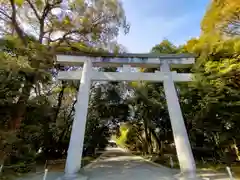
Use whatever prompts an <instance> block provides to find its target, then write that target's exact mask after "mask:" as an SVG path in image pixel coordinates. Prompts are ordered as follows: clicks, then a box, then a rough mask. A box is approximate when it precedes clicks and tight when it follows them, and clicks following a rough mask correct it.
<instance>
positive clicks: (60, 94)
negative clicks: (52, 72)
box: [53, 81, 66, 121]
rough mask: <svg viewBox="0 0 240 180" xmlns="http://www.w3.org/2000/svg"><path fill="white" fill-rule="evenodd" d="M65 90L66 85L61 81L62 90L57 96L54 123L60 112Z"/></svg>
mask: <svg viewBox="0 0 240 180" xmlns="http://www.w3.org/2000/svg"><path fill="white" fill-rule="evenodd" d="M65 88H66V83H65V82H64V81H62V89H61V91H60V92H59V95H58V104H57V109H56V112H55V116H54V119H53V120H54V121H56V120H57V117H58V114H59V112H60V108H61V106H62V100H63V95H64V90H65Z"/></svg>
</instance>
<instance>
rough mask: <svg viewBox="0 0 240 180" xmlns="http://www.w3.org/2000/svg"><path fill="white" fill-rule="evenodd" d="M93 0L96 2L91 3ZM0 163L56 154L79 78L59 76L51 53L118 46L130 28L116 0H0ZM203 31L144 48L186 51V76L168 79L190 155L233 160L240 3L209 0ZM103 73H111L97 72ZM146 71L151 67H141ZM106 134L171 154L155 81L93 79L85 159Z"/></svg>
mask: <svg viewBox="0 0 240 180" xmlns="http://www.w3.org/2000/svg"><path fill="white" fill-rule="evenodd" d="M94 2H95V1H94ZM0 28H1V29H0V33H1V40H0V48H1V52H0V166H1V165H4V166H9V165H18V164H21V165H22V166H27V164H31V163H36V162H37V163H39V162H41V161H42V162H45V161H46V160H50V159H64V158H65V157H66V152H67V148H68V144H69V138H70V133H71V125H72V121H73V117H74V113H75V109H74V105H75V104H76V94H77V93H76V92H77V90H78V87H79V82H78V81H57V80H56V77H57V72H58V70H63V69H65V70H67V69H69V68H74V67H60V66H58V65H57V64H56V57H55V54H56V52H57V51H59V50H61V51H81V52H88V53H95V52H99V51H100V52H116V53H119V52H126V51H127V50H126V49H125V48H124V47H123V46H122V45H120V44H118V43H117V42H116V37H117V36H118V34H119V31H123V32H124V33H126V34H127V33H128V31H129V28H130V27H129V24H128V21H127V17H126V16H125V14H124V9H123V8H122V4H121V2H120V1H118V0H113V1H108V0H99V1H97V2H95V4H94V3H90V1H89V2H88V3H86V2H84V1H81V0H73V1H71V2H67V1H62V0H44V1H43V0H0ZM201 29H202V31H201V35H200V36H199V37H197V38H193V39H190V40H189V41H187V42H186V43H185V44H183V45H181V46H175V45H174V44H172V43H171V42H169V41H168V40H167V39H166V40H163V41H162V42H161V43H159V44H157V45H156V46H154V47H153V48H152V49H151V50H150V51H149V52H152V53H194V54H195V55H196V57H197V58H196V64H195V65H194V67H193V68H192V69H188V70H187V71H188V72H192V73H194V77H193V78H194V81H193V82H191V83H186V84H176V88H177V90H178V93H179V99H180V104H181V108H182V111H183V116H184V119H185V124H186V127H187V131H188V134H189V138H190V142H191V146H192V148H193V152H194V156H195V158H196V160H199V161H200V160H204V161H208V160H210V161H214V162H216V163H230V164H231V163H233V162H236V161H239V160H240V153H239V148H240V147H239V146H240V121H239V119H240V91H239V89H240V37H239V35H240V1H236V0H220V1H219V0H213V1H211V3H210V4H209V7H208V9H207V10H206V14H205V16H204V17H203V19H202V23H201ZM102 71H116V69H113V68H105V69H102ZM141 71H144V72H149V71H154V70H153V69H141ZM112 136H115V137H116V138H117V141H118V142H119V143H120V144H121V145H124V146H126V147H128V148H129V149H131V150H132V151H141V152H144V153H146V154H158V155H164V154H175V153H176V152H175V148H174V141H173V135H172V129H171V124H170V120H169V116H168V111H167V107H166V101H165V95H164V91H163V86H162V84H161V83H149V82H131V83H123V82H112V83H98V82H93V84H92V87H91V95H90V102H89V110H88V120H87V126H86V132H85V141H84V152H83V154H84V156H86V155H92V154H94V153H95V150H96V149H102V148H104V147H105V146H106V144H107V143H108V139H109V138H111V137H112Z"/></svg>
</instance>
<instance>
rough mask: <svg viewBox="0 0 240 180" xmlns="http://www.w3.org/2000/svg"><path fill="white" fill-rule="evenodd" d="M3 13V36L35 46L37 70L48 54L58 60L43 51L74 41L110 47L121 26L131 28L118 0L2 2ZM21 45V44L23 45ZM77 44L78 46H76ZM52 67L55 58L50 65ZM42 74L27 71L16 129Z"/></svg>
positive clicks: (33, 60)
mask: <svg viewBox="0 0 240 180" xmlns="http://www.w3.org/2000/svg"><path fill="white" fill-rule="evenodd" d="M0 16H1V18H0V19H1V21H2V23H1V25H2V34H3V35H5V36H6V35H16V36H17V37H19V39H20V40H21V43H23V44H24V46H23V48H22V49H23V51H27V50H29V49H31V50H32V49H33V48H34V50H35V51H36V53H37V54H34V55H33V56H32V54H33V53H25V56H26V58H27V59H28V61H29V62H31V63H30V64H29V65H30V67H31V68H32V69H37V70H40V69H42V66H41V65H42V64H40V62H41V61H42V62H43V63H44V64H46V61H45V60H46V59H48V58H47V57H49V59H54V58H53V57H52V56H48V55H47V54H45V55H44V53H43V52H42V51H45V52H50V53H53V52H54V51H55V50H56V48H58V47H59V46H60V45H62V44H67V45H68V46H70V47H71V44H72V43H74V42H81V43H80V44H78V46H77V47H78V49H79V48H80V49H83V48H82V47H84V46H87V47H88V49H89V47H96V46H98V47H106V43H108V42H111V41H112V40H113V39H114V38H115V36H117V35H118V31H119V29H120V28H121V27H123V29H124V30H125V31H127V30H128V24H127V23H126V18H125V15H124V11H123V9H122V6H121V3H119V2H118V1H111V2H110V1H105V0H102V1H98V2H97V3H91V2H89V3H85V2H84V1H72V2H71V3H69V4H67V1H62V0H48V1H42V0H38V1H31V0H26V1H25V0H20V1H16V2H15V1H13V0H9V1H7V2H6V1H1V9H0ZM20 22H21V23H20ZM29 42H30V43H29ZM19 43H20V42H19ZM81 44H82V45H81ZM18 46H20V47H21V45H20V44H19V45H18ZM39 47H41V49H39ZM74 47H75V48H76V45H75V46H74ZM24 48H26V50H24ZM49 49H50V51H49ZM52 55H53V54H52ZM40 58H41V60H40ZM52 67H53V61H51V63H50V66H49V67H48V68H52ZM45 70H46V69H44V71H45ZM37 72H39V73H40V72H42V71H37ZM39 76H41V75H37V73H32V74H29V73H26V74H25V82H24V83H23V84H24V86H23V89H22V92H24V93H22V95H20V98H19V100H18V102H17V103H16V108H15V112H14V113H13V116H12V129H17V128H19V125H20V123H21V121H22V118H23V117H24V114H25V111H26V103H27V100H28V99H29V96H30V91H31V89H32V88H33V86H34V85H35V84H37V83H38V82H39Z"/></svg>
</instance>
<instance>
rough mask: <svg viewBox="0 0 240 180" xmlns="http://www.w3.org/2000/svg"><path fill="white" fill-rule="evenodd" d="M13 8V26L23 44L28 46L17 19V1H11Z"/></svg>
mask: <svg viewBox="0 0 240 180" xmlns="http://www.w3.org/2000/svg"><path fill="white" fill-rule="evenodd" d="M9 1H10V4H11V7H12V17H11V20H12V25H13V27H14V29H15V31H16V33H17V34H18V36H19V38H20V39H21V41H22V42H23V44H25V45H27V42H26V39H25V38H24V32H23V31H22V29H21V28H20V27H19V25H18V23H17V19H16V14H17V10H16V6H15V1H14V0H9Z"/></svg>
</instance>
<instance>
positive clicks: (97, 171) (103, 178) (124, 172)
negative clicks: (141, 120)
mask: <svg viewBox="0 0 240 180" xmlns="http://www.w3.org/2000/svg"><path fill="white" fill-rule="evenodd" d="M85 173H86V175H87V176H88V177H89V180H148V179H149V180H160V179H162V180H173V179H175V178H174V175H176V174H177V173H178V171H176V170H175V171H174V170H172V169H169V168H166V167H163V166H162V167H161V168H160V167H157V166H154V165H152V164H150V163H148V162H146V161H145V160H143V159H142V158H141V157H138V156H134V155H132V154H129V153H127V152H124V150H122V149H120V148H109V149H108V150H107V152H106V153H104V154H103V155H102V156H101V157H100V158H99V159H98V160H97V161H96V162H94V163H92V164H90V165H89V166H87V167H86V168H85Z"/></svg>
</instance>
